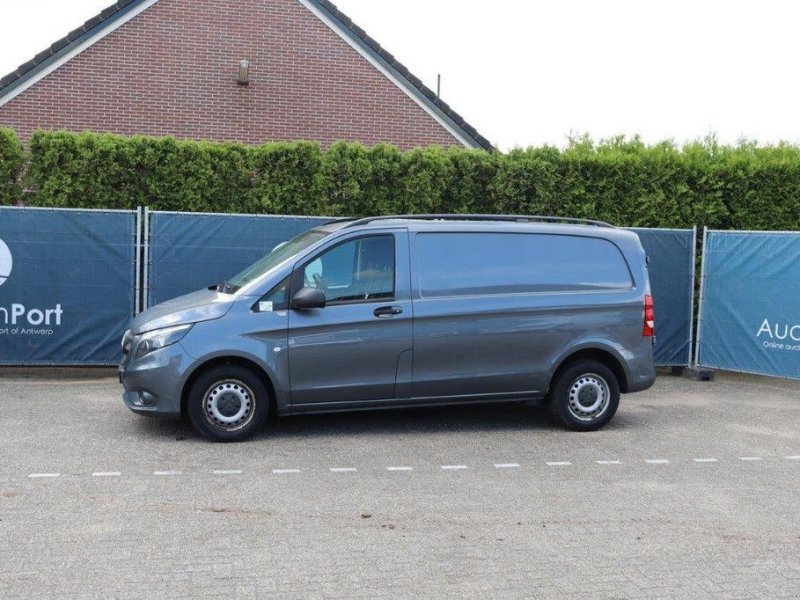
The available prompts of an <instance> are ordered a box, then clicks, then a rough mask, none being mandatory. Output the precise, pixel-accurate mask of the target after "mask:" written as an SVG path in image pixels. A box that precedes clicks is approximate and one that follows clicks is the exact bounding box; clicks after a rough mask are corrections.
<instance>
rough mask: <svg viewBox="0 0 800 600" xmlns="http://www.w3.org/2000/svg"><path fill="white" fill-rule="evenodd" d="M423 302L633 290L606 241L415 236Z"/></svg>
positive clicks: (616, 252)
mask: <svg viewBox="0 0 800 600" xmlns="http://www.w3.org/2000/svg"><path fill="white" fill-rule="evenodd" d="M417 253H418V273H419V286H420V292H421V295H422V296H423V297H427V298H441V297H446V296H476V295H486V294H519V293H531V292H566V291H586V290H597V291H602V290H619V289H629V288H631V287H632V286H633V282H632V279H631V272H630V269H629V268H628V264H627V262H625V258H624V257H623V256H622V253H621V252H620V251H619V248H617V246H615V245H614V244H613V243H611V242H609V241H608V240H604V239H600V238H592V237H580V236H569V235H554V234H528V233H480V232H476V233H419V234H418V235H417Z"/></svg>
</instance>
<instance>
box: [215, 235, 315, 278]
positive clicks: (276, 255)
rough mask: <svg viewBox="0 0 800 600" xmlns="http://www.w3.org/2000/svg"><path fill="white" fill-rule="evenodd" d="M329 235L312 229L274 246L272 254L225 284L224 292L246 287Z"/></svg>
mask: <svg viewBox="0 0 800 600" xmlns="http://www.w3.org/2000/svg"><path fill="white" fill-rule="evenodd" d="M329 235H330V231H322V230H320V229H312V230H311V231H306V232H305V233H301V234H300V235H298V236H297V237H296V238H294V239H293V240H290V241H288V242H285V243H284V244H282V245H278V246H276V247H275V248H274V249H273V250H272V252H270V253H269V254H267V255H266V256H265V257H263V258H260V259H259V260H257V261H256V262H254V263H253V264H252V265H250V266H249V267H247V268H246V269H245V270H244V271H242V272H241V273H239V274H238V275H236V276H235V277H234V278H233V279H231V280H230V281H229V282H227V285H226V290H230V291H231V292H235V291H236V290H239V289H241V288H242V287H244V286H246V285H247V284H248V283H250V282H251V281H254V280H256V279H258V278H259V277H261V276H262V275H263V274H264V273H266V272H267V271H269V270H270V269H272V268H273V267H276V266H277V265H279V264H280V263H282V262H283V261H285V260H286V259H287V258H291V257H292V256H294V255H295V254H297V253H299V252H302V251H303V250H305V249H306V248H308V247H310V246H313V245H314V244H316V243H317V242H318V241H320V240H321V239H323V238H325V237H327V236H329Z"/></svg>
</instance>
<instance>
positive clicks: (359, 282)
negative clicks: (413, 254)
mask: <svg viewBox="0 0 800 600" xmlns="http://www.w3.org/2000/svg"><path fill="white" fill-rule="evenodd" d="M303 279H304V285H305V286H306V287H313V288H317V289H319V290H321V291H322V292H323V293H324V294H325V299H326V300H327V302H328V304H331V303H335V302H357V301H369V300H386V299H391V298H393V297H394V237H393V236H391V235H377V236H370V237H363V238H358V239H355V240H350V241H349V242H345V243H343V244H339V245H338V246H335V247H334V248H331V249H330V250H328V251H326V252H324V253H323V254H321V255H320V256H318V257H317V258H316V259H314V260H312V261H311V262H310V263H308V264H307V265H306V266H305V268H304V270H303Z"/></svg>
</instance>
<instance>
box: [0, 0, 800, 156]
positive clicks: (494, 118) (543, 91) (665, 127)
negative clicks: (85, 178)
mask: <svg viewBox="0 0 800 600" xmlns="http://www.w3.org/2000/svg"><path fill="white" fill-rule="evenodd" d="M264 1H269V0H264ZM334 1H335V3H336V4H337V6H338V7H339V8H340V9H341V10H342V11H343V12H345V13H346V14H348V15H349V16H350V17H351V18H352V19H353V20H354V21H355V22H356V23H357V24H359V25H360V26H361V27H363V28H364V29H365V30H366V31H367V32H368V33H369V34H370V35H371V36H372V37H374V38H375V39H377V40H378V42H379V43H380V44H381V45H382V46H383V47H384V48H386V49H387V50H388V51H389V52H391V53H392V54H394V55H395V56H396V57H397V58H398V59H399V60H400V61H401V62H403V63H404V64H405V65H406V66H407V67H409V69H410V70H411V71H412V72H413V73H415V74H416V75H417V76H418V77H420V78H421V79H422V80H423V81H424V82H425V83H426V84H427V85H428V86H429V87H431V88H433V89H436V76H437V74H441V75H442V92H441V93H442V98H443V99H444V100H445V101H446V102H448V103H449V104H450V105H451V106H452V107H453V108H454V109H455V110H456V111H457V112H459V113H460V114H461V115H462V116H463V117H464V118H465V119H466V120H467V121H468V122H469V123H471V124H472V125H473V126H475V127H476V128H477V129H478V131H479V132H480V133H482V134H483V135H484V136H486V137H487V138H489V140H490V141H491V142H493V143H494V144H495V145H496V146H498V147H499V148H501V149H503V150H508V149H510V148H512V147H516V146H521V147H526V146H540V145H544V144H550V145H555V146H564V145H565V144H566V143H567V140H568V138H569V136H570V134H572V135H581V134H584V133H587V134H589V135H590V136H591V137H593V138H595V139H601V138H607V137H612V136H616V135H626V136H633V135H639V136H641V137H642V139H643V140H644V141H645V142H647V143H655V142H658V141H661V140H664V139H672V140H674V141H675V142H677V143H679V144H680V143H683V142H686V141H691V140H695V139H698V138H702V137H705V136H707V135H709V134H714V135H716V136H717V138H718V139H719V140H720V141H721V142H723V143H736V142H737V141H739V140H741V139H744V138H746V139H748V140H756V141H758V142H759V143H762V144H767V143H776V142H778V141H781V140H784V141H789V142H792V143H800V118H799V116H798V115H800V77H798V73H797V71H798V69H797V63H798V57H800V35H798V32H797V27H798V23H800V3H798V2H794V1H791V0H759V1H758V2H754V1H753V0H728V1H717V0H669V1H663V0H547V1H543V0H542V1H540V0H334ZM111 3H112V0H69V2H67V1H65V0H25V1H24V2H22V1H21V0H0V73H2V74H5V73H9V72H11V71H13V70H14V69H15V68H16V67H17V66H18V65H19V64H21V63H23V62H25V61H27V60H29V59H30V58H32V57H33V56H34V55H35V54H37V53H38V52H39V51H41V50H43V49H44V48H46V47H47V46H49V45H50V44H51V43H52V42H54V41H55V40H57V39H58V38H60V37H63V36H64V35H65V34H66V33H68V32H69V31H71V30H72V29H74V28H75V27H77V26H79V25H80V24H81V23H83V22H84V21H85V20H87V19H89V18H91V17H92V16H94V15H95V14H97V13H99V12H100V10H102V9H103V8H105V7H106V6H107V5H109V4H111Z"/></svg>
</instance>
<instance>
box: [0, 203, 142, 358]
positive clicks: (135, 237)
mask: <svg viewBox="0 0 800 600" xmlns="http://www.w3.org/2000/svg"><path fill="white" fill-rule="evenodd" d="M0 208H1V209H3V210H6V209H8V210H20V211H56V212H82V213H124V214H129V215H131V216H133V217H134V219H133V222H134V224H133V227H134V228H135V231H132V232H131V244H133V246H134V260H133V263H132V264H131V269H132V270H133V271H134V272H133V287H132V288H131V292H132V293H133V294H134V297H133V298H132V299H131V300H132V301H131V304H130V305H129V306H130V309H129V311H130V312H131V317H133V316H136V314H138V313H137V310H136V309H137V300H138V296H137V292H136V289H137V288H136V286H137V279H138V277H139V273H140V272H141V262H140V259H139V254H138V252H137V250H136V248H137V244H139V243H140V242H141V237H140V236H141V231H142V227H141V220H140V217H139V213H140V211H141V207H138V208H137V209H136V210H133V209H125V208H68V207H61V206H14V205H9V206H6V205H3V206H0ZM115 364H116V363H95V362H89V363H85V362H81V363H75V362H73V363H70V362H63V363H62V362H49V363H47V364H45V363H35V364H26V363H20V364H0V367H17V366H19V367H34V368H35V367H42V366H47V367H106V366H113V365H115Z"/></svg>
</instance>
